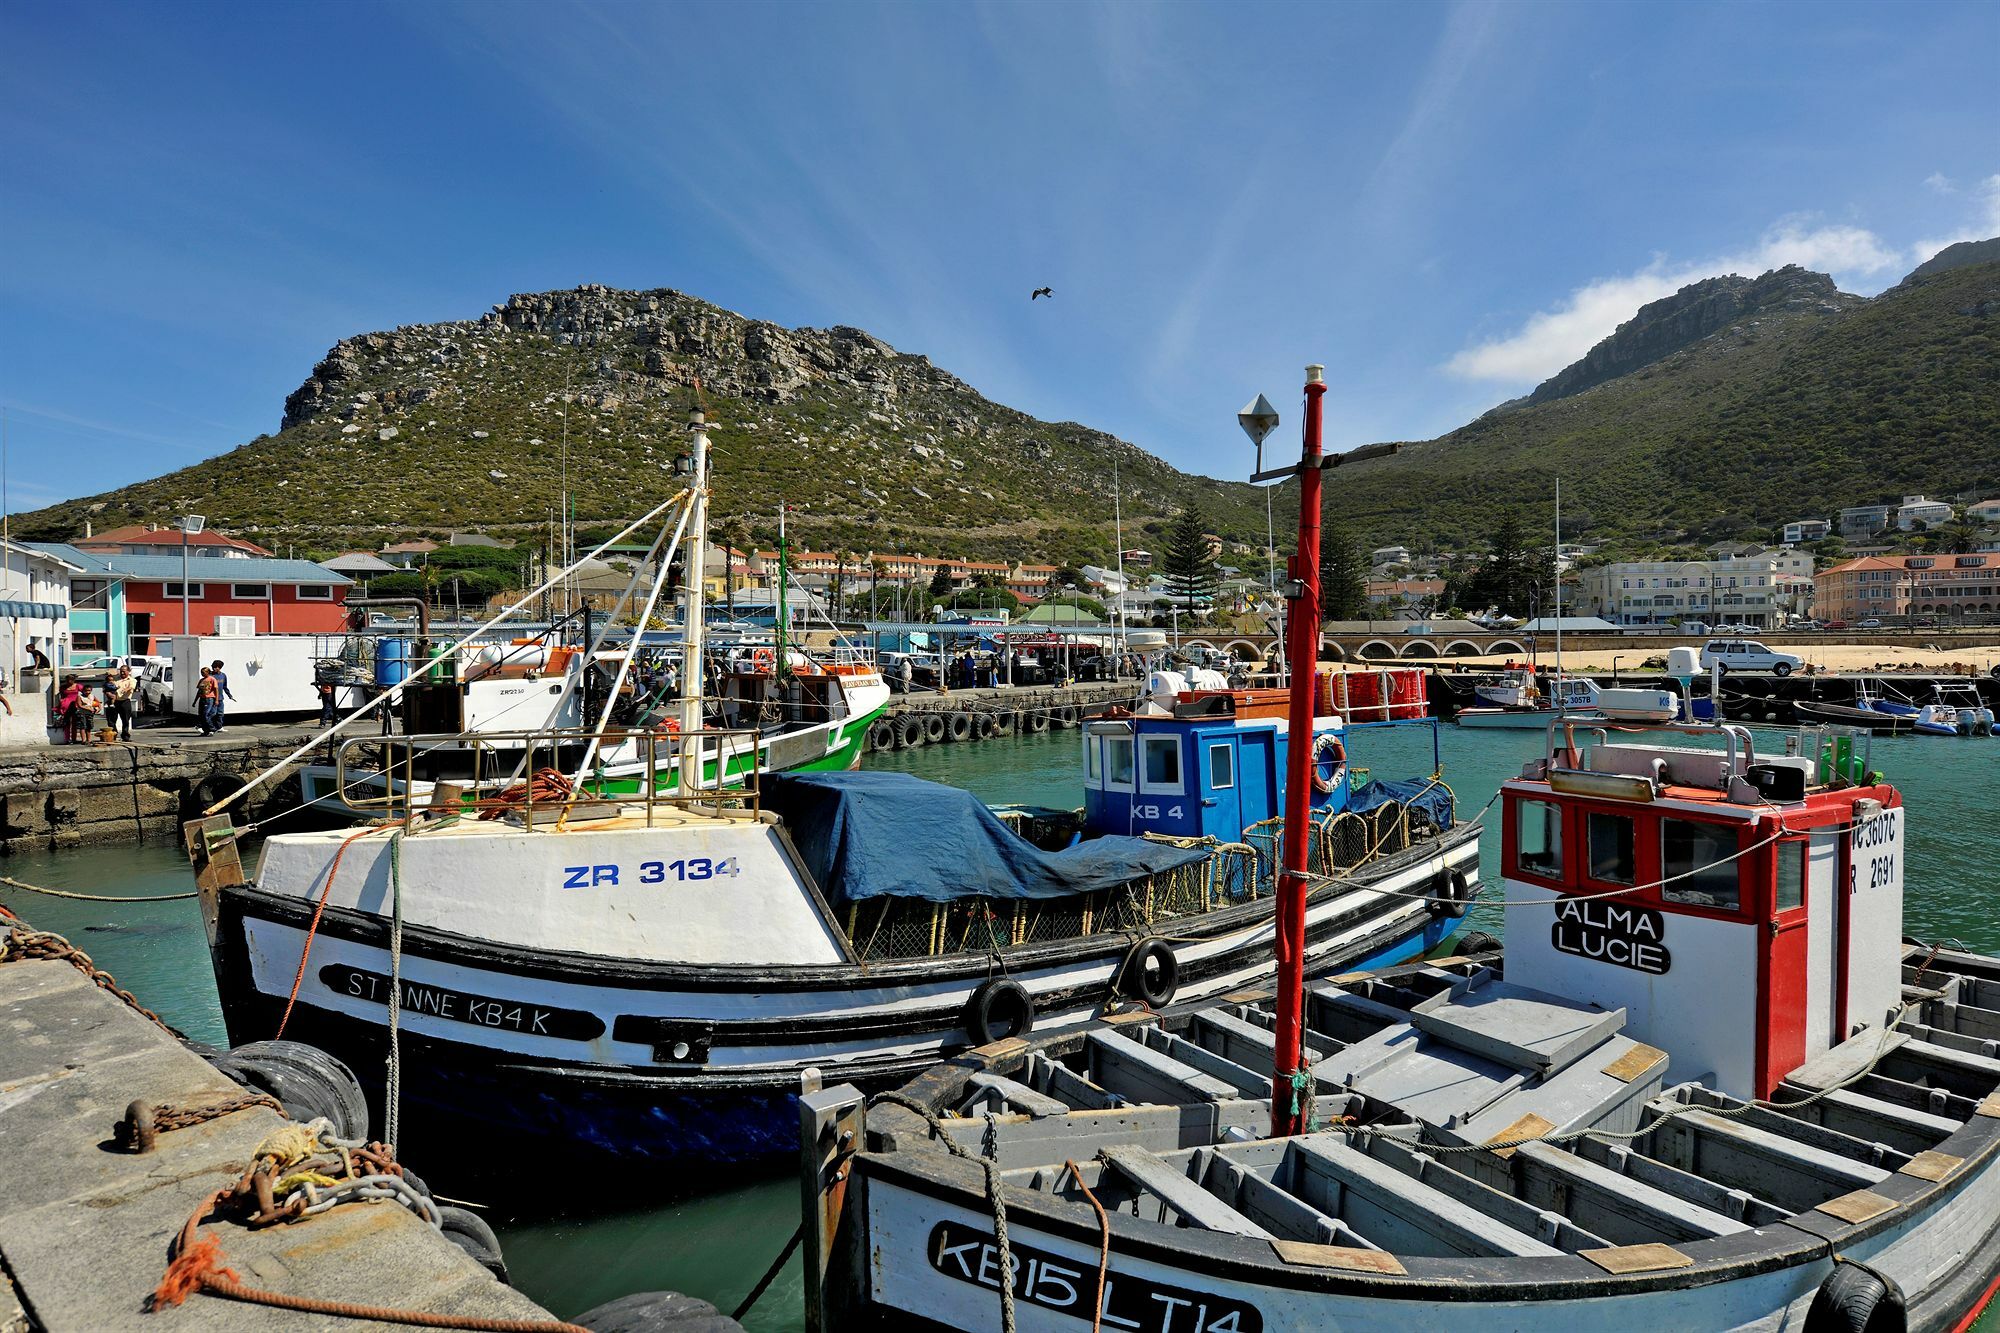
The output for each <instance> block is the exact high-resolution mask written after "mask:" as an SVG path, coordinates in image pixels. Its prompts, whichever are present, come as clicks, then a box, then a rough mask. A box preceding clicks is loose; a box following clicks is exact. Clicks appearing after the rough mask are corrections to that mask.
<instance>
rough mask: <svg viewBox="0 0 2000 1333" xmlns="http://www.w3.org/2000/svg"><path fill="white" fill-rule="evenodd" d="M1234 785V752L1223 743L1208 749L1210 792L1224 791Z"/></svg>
mask: <svg viewBox="0 0 2000 1333" xmlns="http://www.w3.org/2000/svg"><path fill="white" fill-rule="evenodd" d="M1235 785H1236V752H1235V751H1234V750H1231V749H1230V748H1229V746H1228V744H1227V743H1226V742H1225V743H1223V744H1221V745H1211V746H1209V747H1208V786H1209V790H1211V791H1226V790H1228V789H1229V788H1231V787H1234V786H1235Z"/></svg>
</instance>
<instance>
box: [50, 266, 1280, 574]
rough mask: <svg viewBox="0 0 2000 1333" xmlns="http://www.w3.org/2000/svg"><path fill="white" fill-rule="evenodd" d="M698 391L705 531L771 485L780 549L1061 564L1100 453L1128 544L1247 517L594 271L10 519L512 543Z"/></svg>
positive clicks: (1217, 485)
mask: <svg viewBox="0 0 2000 1333" xmlns="http://www.w3.org/2000/svg"><path fill="white" fill-rule="evenodd" d="M697 383H699V385H700V386H701V393H702V395H703V401H704V403H705V404H706V407H707V411H708V416H709V419H710V421H711V423H712V432H711V438H712V441H713V443H714V450H715V452H714V463H715V491H714V496H713V500H712V505H711V510H712V513H713V515H714V520H715V523H716V525H717V530H718V531H720V530H721V528H722V526H723V525H726V524H728V523H729V522H731V521H732V520H739V521H742V522H743V523H744V524H745V525H746V527H748V528H750V529H751V530H752V531H753V532H754V533H755V534H757V535H758V536H760V537H761V538H763V539H765V540H768V539H769V536H768V534H769V532H770V530H771V529H772V528H774V527H775V517H776V506H777V505H778V504H779V503H780V502H781V501H783V502H786V503H790V504H792V505H795V506H798V507H799V511H800V512H799V514H798V517H797V519H796V520H795V521H796V522H797V523H798V524H799V525H800V527H801V529H802V532H801V536H802V539H803V540H805V541H808V542H810V543H812V544H814V545H819V546H825V547H829V548H833V547H838V546H843V545H845V546H852V547H854V548H855V549H857V550H866V549H869V548H871V547H872V548H875V549H914V550H921V551H925V552H934V553H950V554H960V553H978V554H983V555H989V556H1035V557H1040V556H1044V555H1046V556H1049V557H1052V558H1068V559H1081V558H1085V557H1087V556H1091V555H1096V554H1101V553H1103V552H1104V551H1105V548H1106V547H1107V546H1108V545H1109V542H1108V536H1109V533H1110V531H1111V516H1112V494H1111V473H1112V467H1113V460H1114V459H1115V460H1116V461H1117V465H1118V468H1119V470H1120V472H1121V474H1122V479H1123V483H1124V486H1125V518H1126V522H1127V524H1128V531H1129V532H1130V533H1132V534H1137V535H1134V537H1133V540H1135V541H1136V542H1138V543H1139V544H1144V542H1145V540H1146V539H1145V537H1144V535H1143V534H1144V531H1145V525H1146V524H1147V523H1148V522H1149V521H1150V522H1154V523H1155V524H1157V523H1159V522H1160V521H1161V520H1163V519H1164V517H1165V516H1166V515H1168V514H1170V513H1172V512H1174V511H1175V509H1176V508H1177V507H1178V506H1179V504H1181V503H1182V502H1183V501H1184V500H1185V499H1186V498H1188V497H1190V496H1197V497H1198V499H1199V502H1200V504H1201V505H1202V507H1203V508H1204V510H1205V511H1206V512H1207V513H1208V514H1209V515H1210V517H1211V519H1212V520H1213V522H1214V523H1215V525H1216V526H1217V528H1218V529H1219V530H1221V531H1223V532H1226V533H1231V534H1236V533H1241V534H1242V535H1243V536H1244V537H1246V538H1247V537H1248V536H1249V535H1250V534H1251V533H1252V532H1254V533H1256V534H1257V535H1259V536H1260V537H1261V534H1262V533H1263V530H1264V512H1263V502H1262V498H1261V496H1260V495H1259V494H1258V493H1257V492H1256V491H1254V490H1252V489H1251V488H1250V487H1248V486H1242V485H1229V484H1226V483H1222V482H1214V481H1209V480H1206V479H1202V478H1194V477H1189V476H1186V475H1184V474H1182V473H1180V472H1178V471H1176V470H1175V469H1174V468H1172V467H1171V466H1169V465H1168V464H1166V463H1165V462H1162V461H1161V460H1160V459H1158V458H1156V457H1154V456H1153V455H1152V454H1149V453H1147V452H1145V451H1144V450H1142V449H1139V448H1138V447H1136V446H1134V445H1132V444H1129V443H1126V442H1125V441H1122V440H1118V439H1114V438H1113V437H1111V436H1109V435H1106V434H1104V433H1103V432H1101V431H1095V430H1091V429H1088V428H1087V427H1084V426H1081V425H1077V424H1076V423H1074V422H1059V423H1051V422H1045V421H1038V420H1036V419H1035V418H1033V417H1030V416H1028V415H1027V414H1025V413H1022V412H1017V411H1015V410H1013V409H1012V408H1008V407H1003V406H1001V405H999V404H997V403H993V402H991V401H989V400H987V399H986V398H984V397H983V396H981V395H980V394H979V393H978V392H977V391H976V390H974V389H973V388H972V387H971V386H969V385H967V384H966V383H965V382H964V381H963V380H961V379H959V378H958V377H957V376H955V375H952V374H950V373H948V372H946V371H944V370H941V369H939V368H938V367H936V366H934V365H932V364H931V363H930V361H929V360H928V359H927V358H925V357H922V356H916V355H911V354H908V353H903V352H899V351H897V350H896V349H895V348H893V347H891V346H889V345H888V344H887V343H885V342H883V341H882V340H880V339H879V338H875V337H873V336H871V335H870V334H868V333H866V332H864V331H862V330H860V329H855V328H832V329H787V328H782V327H780V326H778V325H776V324H771V323H768V322H765V321H761V320H754V319H748V318H745V317H744V316H742V315H738V314H734V313H732V312H730V311H727V310H723V309H721V308H719V307H717V306H714V305H711V304H709V303H707V302H705V301H701V300H698V299H697V298H695V297H692V296H688V295H686V294H684V293H681V292H676V291H668V290H659V291H648V292H628V291H616V290H613V289H611V288H607V287H596V286H586V287H579V288H577V289H575V290H573V291H561V292H542V293H535V294H528V295H519V296H514V297H512V298H510V299H509V300H508V301H507V302H506V303H505V304H503V305H500V306H496V307H494V308H493V309H492V310H490V311H488V312H487V313H486V314H484V315H482V316H480V317H479V318H478V319H474V320H468V321H464V322H459V323H449V324H422V325H412V326H409V327H405V328H400V329H396V330H393V331H391V332H385V333H367V334H362V335H360V336H358V337H353V338H347V339H343V340H342V341H341V342H339V343H338V344H336V345H335V346H334V347H333V349H332V350H331V351H329V352H328V353H327V354H326V356H325V357H324V358H323V359H322V360H321V361H320V363H319V364H318V365H317V366H315V367H314V368H313V372H312V374H311V376H310V377H309V378H308V379H307V380H306V381H305V382H304V383H303V384H301V385H300V386H299V387H298V388H297V389H296V390H295V391H293V393H292V394H291V395H290V396H289V397H287V398H286V400H285V410H284V419H283V422H282V425H281V427H280V429H279V431H278V432H277V434H275V435H270V436H262V437H259V438H258V439H256V440H253V441H251V442H250V443H248V444H245V445H243V446H242V447H240V448H237V449H235V450H232V451H230V452H229V453H226V454H223V455H221V456H220V457H217V458H212V459H209V460H207V461H205V462H202V463H199V464H196V465H194V466H193V467H189V468H184V469H182V470H180V471H178V472H173V473H169V474H167V475H165V476H162V477H157V478H154V479H152V480H150V481H145V482H140V483H138V484H136V485H132V486H128V487H124V488H122V489H120V490H117V491H114V492H110V493H107V494H101V495H93V496H85V497H82V498H80V499H77V500H74V501H70V502H67V503H65V504H61V505H56V506H53V507H51V508H49V509H45V510H42V511H39V512H38V513H35V514H30V515H27V516H25V517H23V518H18V519H16V520H15V526H16V530H17V531H26V532H28V533H30V534H31V535H44V534H45V535H49V536H67V535H70V534H73V533H75V532H78V531H81V530H82V527H83V525H84V523H86V522H93V523H95V524H96V525H97V526H99V527H103V526H109V525H112V524H117V523H127V522H133V521H137V520H142V519H151V520H168V519H171V517H172V516H173V515H174V514H176V513H180V512H185V511H186V510H187V509H188V508H189V507H190V506H194V507H196V508H197V509H198V510H199V511H200V512H204V513H206V514H207V515H208V516H209V521H210V522H211V523H212V524H216V525H218V526H221V527H224V528H227V529H229V530H232V531H239V532H243V533H245V534H246V535H250V536H252V537H253V538H255V539H256V540H259V541H261V542H263V543H264V544H265V545H273V544H274V543H275V544H276V545H278V546H283V545H285V544H287V543H297V544H299V545H303V546H308V547H319V548H327V547H332V548H335V549H339V548H343V547H347V546H369V545H374V544H379V542H380V541H381V540H382V539H384V538H387V539H391V540H394V539H397V538H400V537H404V536H408V535H410V534H413V533H419V532H430V533H438V534H441V533H444V532H447V531H450V530H453V529H461V528H469V527H478V528H481V529H484V530H486V531H488V532H492V533H495V534H496V535H502V536H507V535H512V536H517V537H530V538H532V537H534V536H536V535H538V534H540V533H541V532H543V531H545V530H546V528H547V526H548V524H549V522H550V518H551V515H553V514H555V513H557V512H558V510H559V507H560V501H559V499H558V497H559V496H560V495H561V493H562V486H563V479H564V476H565V474H566V475H567V478H568V485H569V488H570V490H571V492H572V493H573V494H575V496H576V497H577V500H576V503H577V513H578V519H579V522H582V523H593V522H598V521H602V522H619V523H622V522H624V521H629V520H630V519H631V518H632V517H635V516H637V514H639V513H641V512H643V511H644V510H645V509H646V508H648V507H650V505H651V503H653V502H654V499H655V497H660V496H663V495H665V494H667V493H669V492H671V491H672V490H673V489H675V488H676V486H677V483H676V482H675V480H674V478H673V476H672V475H671V465H672V462H673V460H674V458H675V457H676V456H677V455H678V454H679V453H681V452H682V450H683V447H684V446H683V441H684V439H685V437H686V426H685V423H686V420H687V414H688V411H689V409H690V408H691V407H692V406H693V404H694V401H695V385H696V384H697ZM565 442H566V444H567V448H566V449H565ZM565 453H566V455H567V464H566V466H565V462H564V458H565Z"/></svg>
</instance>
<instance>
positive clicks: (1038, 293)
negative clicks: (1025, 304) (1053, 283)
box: [1028, 287, 1056, 301]
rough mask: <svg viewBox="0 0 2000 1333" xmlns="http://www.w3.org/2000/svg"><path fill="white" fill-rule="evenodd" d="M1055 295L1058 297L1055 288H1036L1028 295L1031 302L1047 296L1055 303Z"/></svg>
mask: <svg viewBox="0 0 2000 1333" xmlns="http://www.w3.org/2000/svg"><path fill="white" fill-rule="evenodd" d="M1055 295H1056V289H1055V288H1053V287H1037V288H1035V290H1034V291H1032V292H1030V293H1028V299H1029V300H1030V301H1035V300H1039V299H1041V298H1042V297H1044V296H1046V297H1048V298H1049V299H1050V300H1051V301H1053V300H1054V299H1055Z"/></svg>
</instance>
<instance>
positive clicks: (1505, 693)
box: [1451, 664, 1605, 731]
mask: <svg viewBox="0 0 2000 1333" xmlns="http://www.w3.org/2000/svg"><path fill="white" fill-rule="evenodd" d="M1473 695H1474V697H1476V698H1477V699H1478V700H1479V701H1480V702H1479V703H1478V704H1477V705H1475V706H1474V707H1471V708H1461V709H1459V710H1458V711H1457V712H1456V713H1454V714H1452V719H1451V720H1452V721H1453V722H1454V723H1456V724H1457V725H1459V726H1461V727H1505V728H1510V729H1514V730H1521V731H1534V730H1538V729H1540V728H1543V727H1546V726H1548V724H1549V723H1550V722H1551V721H1553V720H1554V719H1556V718H1558V717H1561V716H1563V715H1565V714H1568V715H1571V716H1580V717H1593V716H1594V717H1598V718H1602V717H1604V716H1605V714H1604V713H1603V712H1602V711H1601V710H1600V708H1599V706H1598V688H1597V683H1596V682H1595V681H1592V680H1588V679H1586V678H1584V677H1582V676H1569V675H1564V674H1562V673H1560V672H1558V673H1555V674H1553V675H1543V674H1541V673H1538V672H1537V671H1536V670H1535V668H1534V667H1533V666H1531V665H1527V664H1521V665H1516V666H1510V667H1509V668H1508V669H1507V670H1506V671H1504V672H1503V673H1502V674H1501V677H1500V679H1499V680H1498V681H1494V682H1489V683H1486V684H1481V685H1476V686H1474V687H1473Z"/></svg>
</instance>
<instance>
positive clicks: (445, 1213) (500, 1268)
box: [438, 1203, 507, 1282]
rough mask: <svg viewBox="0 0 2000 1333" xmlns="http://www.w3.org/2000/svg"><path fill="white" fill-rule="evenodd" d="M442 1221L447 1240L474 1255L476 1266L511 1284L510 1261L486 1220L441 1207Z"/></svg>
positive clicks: (469, 1213)
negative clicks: (502, 1253) (508, 1263)
mask: <svg viewBox="0 0 2000 1333" xmlns="http://www.w3.org/2000/svg"><path fill="white" fill-rule="evenodd" d="M438 1220H439V1222H440V1223H441V1224H442V1226H443V1228H444V1234H445V1238H446V1239H447V1240H449V1241H450V1242H451V1243H452V1244H454V1245H456V1246H458V1248H459V1249H461V1250H464V1251H465V1252H466V1253H467V1254H469V1255H471V1256H472V1259H473V1262H475V1263H477V1264H478V1265H479V1266H480V1267H481V1268H483V1269H485V1270H486V1271H487V1272H489V1273H491V1274H492V1275H493V1276H494V1277H496V1278H499V1279H500V1280H501V1281H502V1282H506V1281H507V1261H506V1259H504V1258H502V1257H501V1254H500V1238H499V1237H498V1236H496V1235H494V1234H493V1228H492V1227H490V1226H488V1225H486V1219H485V1218H483V1217H481V1216H480V1215H479V1214H478V1213H475V1212H473V1211H471V1210H470V1209H467V1208H454V1207H452V1206H451V1205H450V1204H443V1203H441V1204H439V1205H438Z"/></svg>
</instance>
